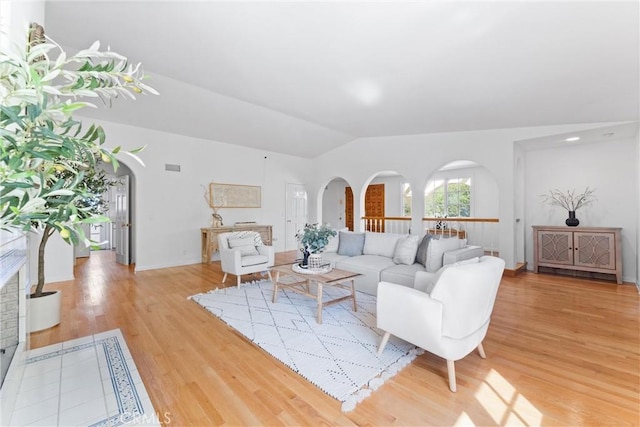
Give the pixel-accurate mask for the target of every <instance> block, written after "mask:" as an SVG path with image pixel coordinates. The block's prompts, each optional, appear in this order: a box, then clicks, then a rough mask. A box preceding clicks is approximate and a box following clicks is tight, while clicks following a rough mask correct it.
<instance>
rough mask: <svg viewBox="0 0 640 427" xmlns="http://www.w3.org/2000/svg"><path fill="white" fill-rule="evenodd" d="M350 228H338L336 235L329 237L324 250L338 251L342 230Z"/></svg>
mask: <svg viewBox="0 0 640 427" xmlns="http://www.w3.org/2000/svg"><path fill="white" fill-rule="evenodd" d="M348 230H349V229H348V228H347V227H344V228H341V229H340V230H336V235H335V236H332V237H329V242H328V243H327V245H326V246H325V247H324V251H322V252H338V246H339V245H340V232H341V231H348Z"/></svg>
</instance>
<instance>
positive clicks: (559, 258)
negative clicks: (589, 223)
mask: <svg viewBox="0 0 640 427" xmlns="http://www.w3.org/2000/svg"><path fill="white" fill-rule="evenodd" d="M621 230H622V229H621V228H610V227H574V228H569V227H561V226H558V227H555V226H542V225H534V226H533V271H534V272H535V273H537V272H538V269H539V267H552V268H562V269H566V270H579V271H589V272H594V273H608V274H615V276H616V282H617V283H618V284H621V283H622V250H621V242H622V240H621V237H620V231H621Z"/></svg>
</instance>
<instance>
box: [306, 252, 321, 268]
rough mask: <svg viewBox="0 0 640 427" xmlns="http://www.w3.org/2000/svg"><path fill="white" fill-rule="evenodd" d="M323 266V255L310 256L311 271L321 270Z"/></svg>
mask: <svg viewBox="0 0 640 427" xmlns="http://www.w3.org/2000/svg"><path fill="white" fill-rule="evenodd" d="M321 265H322V255H320V254H311V255H309V269H311V270H320V268H321V267H320V266H321Z"/></svg>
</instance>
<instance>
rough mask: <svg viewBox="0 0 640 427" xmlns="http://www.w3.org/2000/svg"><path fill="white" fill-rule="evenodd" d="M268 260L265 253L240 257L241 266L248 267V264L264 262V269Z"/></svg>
mask: <svg viewBox="0 0 640 427" xmlns="http://www.w3.org/2000/svg"><path fill="white" fill-rule="evenodd" d="M268 262H269V257H268V256H266V255H247V256H243V257H242V258H241V259H240V264H241V265H242V266H243V267H248V266H250V265H258V264H265V270H266V269H267V267H266V264H267V263H268Z"/></svg>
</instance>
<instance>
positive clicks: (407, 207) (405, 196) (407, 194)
mask: <svg viewBox="0 0 640 427" xmlns="http://www.w3.org/2000/svg"><path fill="white" fill-rule="evenodd" d="M402 215H403V216H411V186H410V185H409V183H408V182H403V183H402Z"/></svg>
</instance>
